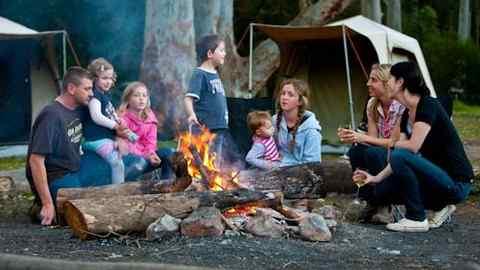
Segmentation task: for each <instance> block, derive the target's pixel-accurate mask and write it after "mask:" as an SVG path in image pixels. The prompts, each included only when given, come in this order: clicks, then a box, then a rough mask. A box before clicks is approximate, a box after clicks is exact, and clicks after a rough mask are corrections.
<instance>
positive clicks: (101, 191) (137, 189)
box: [57, 176, 192, 217]
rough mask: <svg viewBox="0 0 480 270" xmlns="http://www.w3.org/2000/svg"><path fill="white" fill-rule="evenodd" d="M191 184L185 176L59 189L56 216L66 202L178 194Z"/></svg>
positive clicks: (62, 211)
mask: <svg viewBox="0 0 480 270" xmlns="http://www.w3.org/2000/svg"><path fill="white" fill-rule="evenodd" d="M191 183H192V178H191V177H189V176H186V177H182V178H176V179H167V180H162V181H153V180H146V181H138V182H128V183H123V184H119V185H107V186H99V187H89V188H61V189H60V190H59V191H58V193H57V214H58V215H59V216H60V217H62V216H63V213H64V204H65V202H66V201H68V200H77V199H86V198H92V199H93V198H109V197H114V196H129V195H142V194H159V193H171V192H180V191H184V190H185V189H186V188H187V187H188V186H189V185H190V184H191Z"/></svg>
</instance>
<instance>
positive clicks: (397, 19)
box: [387, 0, 402, 32]
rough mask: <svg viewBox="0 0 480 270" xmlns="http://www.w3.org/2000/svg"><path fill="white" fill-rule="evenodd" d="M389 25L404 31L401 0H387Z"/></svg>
mask: <svg viewBox="0 0 480 270" xmlns="http://www.w3.org/2000/svg"><path fill="white" fill-rule="evenodd" d="M387 25H388V26H389V27H391V28H393V29H395V30H397V31H400V32H401V31H402V2H401V0H387Z"/></svg>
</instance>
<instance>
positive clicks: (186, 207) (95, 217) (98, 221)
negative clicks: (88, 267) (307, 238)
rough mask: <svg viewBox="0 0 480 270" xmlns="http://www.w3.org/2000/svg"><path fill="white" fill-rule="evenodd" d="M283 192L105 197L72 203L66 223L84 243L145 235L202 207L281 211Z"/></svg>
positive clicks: (71, 201)
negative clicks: (160, 222) (162, 221)
mask: <svg viewBox="0 0 480 270" xmlns="http://www.w3.org/2000/svg"><path fill="white" fill-rule="evenodd" d="M281 203H282V196H281V193H279V192H274V193H272V192H269V193H265V192H261V191H252V190H247V189H238V190H233V191H221V192H211V191H206V192H177V193H164V194H144V195H130V196H123V195H120V196H104V197H96V198H88V199H78V200H69V201H67V202H66V203H65V204H64V210H65V219H66V221H67V223H68V225H69V226H70V227H71V228H72V230H73V233H74V234H75V235H76V236H77V237H79V238H80V239H87V238H88V237H89V236H95V235H101V234H108V233H111V232H118V233H122V232H132V231H135V232H143V231H145V229H146V228H147V227H148V225H150V224H151V223H152V222H154V221H155V220H156V219H157V218H158V217H160V216H162V215H164V214H168V215H170V216H173V217H176V218H185V217H187V216H188V215H189V214H190V213H191V212H192V211H193V210H195V209H197V208H199V207H202V206H214V207H216V208H218V209H219V210H220V211H225V210H226V209H229V208H231V207H234V206H237V205H259V206H267V207H272V208H274V207H279V206H280V205H281Z"/></svg>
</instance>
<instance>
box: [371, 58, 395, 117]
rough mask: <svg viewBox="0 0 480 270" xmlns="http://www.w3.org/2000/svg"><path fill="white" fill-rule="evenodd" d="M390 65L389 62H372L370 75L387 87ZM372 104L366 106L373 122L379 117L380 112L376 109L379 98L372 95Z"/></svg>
mask: <svg viewBox="0 0 480 270" xmlns="http://www.w3.org/2000/svg"><path fill="white" fill-rule="evenodd" d="M391 67H392V65H390V64H373V65H372V70H371V71H370V73H371V75H372V77H374V78H375V79H377V80H379V81H381V82H382V84H383V87H384V88H385V89H387V82H388V80H389V79H390V68H391ZM371 104H372V105H371V106H369V107H368V108H367V110H368V111H369V113H371V114H372V115H373V120H374V121H375V123H377V122H378V118H379V117H380V113H379V112H378V110H377V107H378V105H379V104H380V99H378V98H376V97H374V98H373V102H372V103H371Z"/></svg>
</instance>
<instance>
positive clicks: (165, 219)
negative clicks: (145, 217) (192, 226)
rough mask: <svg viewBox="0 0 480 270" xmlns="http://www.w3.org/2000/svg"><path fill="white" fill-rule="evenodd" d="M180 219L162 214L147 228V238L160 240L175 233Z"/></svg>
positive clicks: (177, 230)
mask: <svg viewBox="0 0 480 270" xmlns="http://www.w3.org/2000/svg"><path fill="white" fill-rule="evenodd" d="M181 222H182V220H181V219H178V218H174V217H172V216H170V215H163V216H161V217H160V218H158V219H157V220H156V221H155V222H153V223H152V224H150V225H149V226H148V228H147V231H146V232H145V233H146V237H147V240H157V239H158V240H161V239H164V238H169V237H172V236H174V235H176V234H177V233H178V232H179V228H180V223H181Z"/></svg>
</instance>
